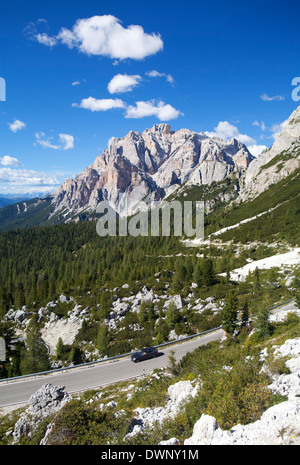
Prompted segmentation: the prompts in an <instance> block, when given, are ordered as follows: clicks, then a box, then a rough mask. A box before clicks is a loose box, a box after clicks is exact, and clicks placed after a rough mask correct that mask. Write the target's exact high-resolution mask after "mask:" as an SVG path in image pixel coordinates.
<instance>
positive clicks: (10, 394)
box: [0, 330, 223, 407]
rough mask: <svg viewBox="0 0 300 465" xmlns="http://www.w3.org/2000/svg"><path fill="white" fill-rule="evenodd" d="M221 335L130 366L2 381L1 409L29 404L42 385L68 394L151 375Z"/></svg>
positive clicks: (122, 362)
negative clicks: (59, 388) (62, 389)
mask: <svg viewBox="0 0 300 465" xmlns="http://www.w3.org/2000/svg"><path fill="white" fill-rule="evenodd" d="M222 335H223V331H222V330H219V331H216V332H213V333H209V334H207V335H204V336H201V337H197V338H195V339H191V340H189V341H186V342H181V343H180V344H175V345H173V346H169V347H168V348H161V349H160V350H159V352H160V356H159V357H157V358H154V359H150V360H145V361H143V362H139V363H133V362H132V361H131V360H130V358H128V357H125V358H121V359H117V360H112V361H108V362H102V363H98V364H95V365H89V366H85V367H79V368H74V369H71V370H66V371H62V372H55V373H51V374H47V375H39V376H36V377H30V378H23V379H19V380H15V381H14V380H11V381H9V382H6V381H1V383H0V407H4V406H8V405H13V404H19V403H20V404H21V403H26V402H28V400H29V397H30V396H31V394H34V393H35V392H36V391H37V390H38V389H39V388H40V387H41V386H43V384H45V383H51V384H53V385H57V386H65V387H66V391H67V392H69V393H73V392H78V391H84V390H87V389H93V388H97V387H101V386H105V385H107V384H113V383H116V382H118V381H122V380H125V379H130V378H136V377H139V376H141V375H143V374H147V373H150V372H151V371H152V370H153V369H155V368H163V367H166V366H167V365H168V363H169V355H170V351H171V350H174V352H175V358H176V360H180V359H181V358H182V357H183V356H184V355H185V354H186V353H187V352H191V351H193V350H194V349H195V348H196V347H199V346H201V345H204V344H207V343H208V342H211V341H215V340H217V339H220V338H221V337H222Z"/></svg>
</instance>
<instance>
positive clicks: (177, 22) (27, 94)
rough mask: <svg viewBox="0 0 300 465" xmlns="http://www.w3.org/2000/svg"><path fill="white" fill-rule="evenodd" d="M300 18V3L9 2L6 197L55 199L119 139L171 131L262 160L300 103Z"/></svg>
mask: <svg viewBox="0 0 300 465" xmlns="http://www.w3.org/2000/svg"><path fill="white" fill-rule="evenodd" d="M299 13H300V5H299V2H296V1H285V2H280V3H274V2H272V1H263V0H262V1H256V0H254V1H245V2H240V1H239V2H235V1H228V2H226V3H225V2H219V1H215V2H202V1H194V0H187V1H186V2H179V1H176V0H173V1H170V0H160V1H157V0H152V1H151V2H141V1H139V2H138V1H136V0H128V1H126V2H125V1H124V0H123V1H114V0H111V1H99V0H98V1H94V0H85V1H84V2H74V1H72V2H71V1H63V2H62V1H59V2H58V1H56V0H53V1H52V2H51V3H50V2H40V1H34V0H27V1H26V2H24V1H22V0H1V4H0V40H1V49H0V77H2V78H3V79H5V82H6V101H0V194H5V193H25V192H49V191H54V190H55V189H56V188H57V186H58V185H59V184H60V183H61V182H63V181H64V180H65V179H67V178H69V177H74V176H75V175H76V174H78V173H80V172H81V171H82V170H83V169H84V168H85V167H86V166H88V165H89V164H91V163H92V162H93V161H94V160H95V158H96V156H97V155H98V154H100V153H102V152H103V151H104V150H105V149H106V148H107V145H108V141H109V139H110V138H111V137H123V136H125V135H126V134H127V133H128V132H129V131H130V130H133V131H139V132H142V131H144V130H145V129H146V128H150V127H152V126H153V124H156V123H160V122H168V123H169V124H170V125H171V128H172V129H173V130H178V129H181V128H183V127H184V128H188V129H191V130H194V131H197V132H205V131H206V132H208V133H209V134H211V135H218V136H221V137H223V138H229V137H232V136H235V137H237V138H238V139H240V140H241V141H242V142H244V143H246V145H247V146H248V148H249V149H250V150H251V151H252V152H253V154H255V155H258V154H259V152H260V151H261V149H262V148H263V147H269V146H271V145H272V143H273V141H274V135H275V134H276V133H277V132H278V130H280V125H281V124H282V123H283V122H284V121H285V120H286V119H287V118H288V117H289V115H290V114H291V113H292V111H293V110H295V109H296V108H297V106H298V105H299V102H296V101H294V100H293V99H292V96H291V95H292V90H293V86H292V85H291V82H292V79H293V78H294V77H297V76H300V46H299V45H300V28H299ZM299 94H300V92H299Z"/></svg>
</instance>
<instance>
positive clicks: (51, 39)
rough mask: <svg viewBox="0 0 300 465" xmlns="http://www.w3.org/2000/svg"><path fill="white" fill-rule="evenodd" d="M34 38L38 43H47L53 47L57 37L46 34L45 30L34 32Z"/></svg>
mask: <svg viewBox="0 0 300 465" xmlns="http://www.w3.org/2000/svg"><path fill="white" fill-rule="evenodd" d="M35 38H36V40H37V41H38V42H39V43H40V44H43V45H47V46H48V47H54V45H56V44H57V38H56V37H51V36H48V34H46V33H45V32H43V33H42V34H36V35H35Z"/></svg>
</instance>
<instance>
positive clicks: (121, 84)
mask: <svg viewBox="0 0 300 465" xmlns="http://www.w3.org/2000/svg"><path fill="white" fill-rule="evenodd" d="M141 80H142V77H141V76H139V75H138V74H134V75H128V74H116V75H115V76H114V77H113V78H112V79H111V81H110V82H109V83H108V86H107V89H108V92H109V93H110V94H117V93H122V92H131V91H132V89H133V88H134V87H136V86H137V85H138V84H139V83H140V81H141Z"/></svg>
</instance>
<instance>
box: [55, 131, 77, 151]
mask: <svg viewBox="0 0 300 465" xmlns="http://www.w3.org/2000/svg"><path fill="white" fill-rule="evenodd" d="M59 139H60V142H61V143H62V149H63V150H69V149H73V148H74V137H73V136H71V135H70V134H59Z"/></svg>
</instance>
